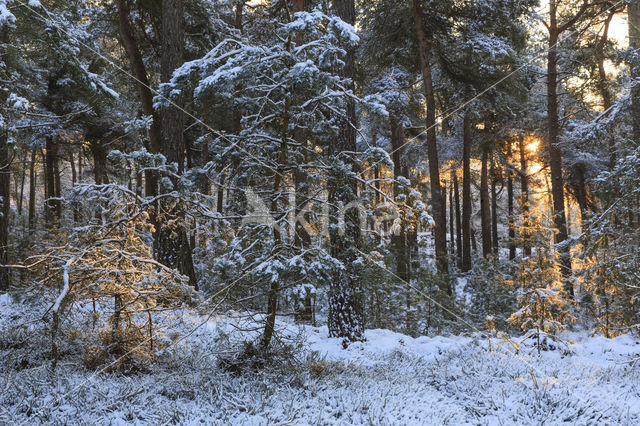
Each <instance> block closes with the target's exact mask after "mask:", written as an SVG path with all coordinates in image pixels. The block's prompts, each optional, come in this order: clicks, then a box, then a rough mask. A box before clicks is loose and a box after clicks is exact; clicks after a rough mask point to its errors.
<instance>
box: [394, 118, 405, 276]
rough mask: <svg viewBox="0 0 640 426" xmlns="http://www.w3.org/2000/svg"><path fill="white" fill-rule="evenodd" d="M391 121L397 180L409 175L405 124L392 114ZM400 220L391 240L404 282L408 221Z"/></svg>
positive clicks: (399, 274) (396, 191) (397, 271)
mask: <svg viewBox="0 0 640 426" xmlns="http://www.w3.org/2000/svg"><path fill="white" fill-rule="evenodd" d="M389 122H390V127H391V150H392V152H393V154H392V160H393V179H394V181H396V182H397V180H398V179H399V178H400V176H403V177H405V178H406V177H407V176H404V174H403V173H402V171H403V170H402V169H403V167H402V145H403V144H404V126H403V125H402V124H401V123H400V121H399V120H398V119H397V117H395V116H393V115H391V116H390V120H389ZM393 187H394V191H393V193H394V198H397V197H398V195H399V191H398V184H397V183H395V184H394V185H393ZM400 220H401V223H400V229H399V230H398V231H397V232H395V233H394V234H393V235H392V236H391V241H392V245H393V250H394V252H395V258H396V259H395V260H396V275H398V277H399V278H400V279H401V280H402V281H403V282H408V280H409V275H408V273H409V268H408V264H407V263H408V262H407V232H406V222H405V220H404V217H401V218H400Z"/></svg>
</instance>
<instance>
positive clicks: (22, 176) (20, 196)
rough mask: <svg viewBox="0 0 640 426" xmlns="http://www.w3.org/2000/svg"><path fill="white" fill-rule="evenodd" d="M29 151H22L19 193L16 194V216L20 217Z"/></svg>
mask: <svg viewBox="0 0 640 426" xmlns="http://www.w3.org/2000/svg"><path fill="white" fill-rule="evenodd" d="M28 156H29V151H27V150H25V151H24V156H23V158H22V172H21V173H20V191H19V192H18V215H20V216H22V205H23V202H24V183H25V181H26V180H27V157H28Z"/></svg>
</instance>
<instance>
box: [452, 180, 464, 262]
mask: <svg viewBox="0 0 640 426" xmlns="http://www.w3.org/2000/svg"><path fill="white" fill-rule="evenodd" d="M453 192H454V200H455V206H456V257H457V259H458V268H459V269H460V270H462V216H461V214H460V187H459V185H458V173H454V174H453Z"/></svg>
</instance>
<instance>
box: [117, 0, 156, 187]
mask: <svg viewBox="0 0 640 426" xmlns="http://www.w3.org/2000/svg"><path fill="white" fill-rule="evenodd" d="M116 4H117V6H118V28H119V32H120V39H121V41H122V45H123V47H124V48H125V50H126V52H127V56H128V57H129V63H130V65H131V69H132V71H133V76H134V77H135V79H136V87H137V89H138V94H139V96H140V101H141V103H142V110H143V111H144V114H145V115H147V116H150V117H152V121H151V127H150V129H149V141H150V144H149V147H148V148H149V151H150V152H152V153H159V152H160V151H161V149H162V134H161V131H160V119H159V117H158V114H157V112H156V110H155V109H154V108H153V93H152V91H151V85H150V83H149V77H148V75H147V69H146V67H145V65H144V61H143V60H142V53H141V52H140V48H139V47H138V42H137V40H136V38H135V36H134V33H133V30H132V28H131V21H130V17H129V2H128V0H116ZM145 185H146V190H145V192H146V195H147V196H148V197H153V196H155V195H157V194H158V188H157V185H158V178H157V175H156V173H153V172H151V171H149V172H147V173H146V174H145Z"/></svg>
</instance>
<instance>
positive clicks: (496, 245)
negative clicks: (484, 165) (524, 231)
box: [491, 161, 500, 258]
mask: <svg viewBox="0 0 640 426" xmlns="http://www.w3.org/2000/svg"><path fill="white" fill-rule="evenodd" d="M498 179H499V176H498V172H497V170H496V167H495V162H494V161H491V243H492V245H493V254H494V255H495V256H496V258H498V256H499V252H500V240H499V239H498V191H497V185H498Z"/></svg>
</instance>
